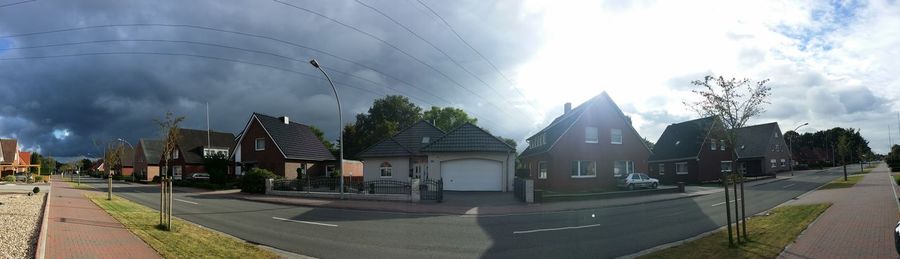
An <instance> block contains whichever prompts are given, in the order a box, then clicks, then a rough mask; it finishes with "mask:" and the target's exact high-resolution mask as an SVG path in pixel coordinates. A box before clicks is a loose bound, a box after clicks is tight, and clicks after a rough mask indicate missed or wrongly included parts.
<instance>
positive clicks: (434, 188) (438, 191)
mask: <svg viewBox="0 0 900 259" xmlns="http://www.w3.org/2000/svg"><path fill="white" fill-rule="evenodd" d="M419 195H421V199H422V200H426V201H437V202H442V201H444V180H424V181H422V183H421V184H419Z"/></svg>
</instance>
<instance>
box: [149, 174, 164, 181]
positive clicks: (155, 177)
mask: <svg viewBox="0 0 900 259" xmlns="http://www.w3.org/2000/svg"><path fill="white" fill-rule="evenodd" d="M159 179H161V177H160V176H159V175H157V176H154V177H153V180H151V181H150V182H152V183H159V181H160V180H159Z"/></svg>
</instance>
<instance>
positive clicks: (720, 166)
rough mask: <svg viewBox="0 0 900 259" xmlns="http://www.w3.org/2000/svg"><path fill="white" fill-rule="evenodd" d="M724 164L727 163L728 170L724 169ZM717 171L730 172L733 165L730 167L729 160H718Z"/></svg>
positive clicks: (732, 169)
mask: <svg viewBox="0 0 900 259" xmlns="http://www.w3.org/2000/svg"><path fill="white" fill-rule="evenodd" d="M726 164H727V165H728V170H725V168H724V166H725V165H726ZM719 171H721V172H723V173H724V172H729V173H730V172H732V171H734V167H732V164H731V161H720V162H719Z"/></svg>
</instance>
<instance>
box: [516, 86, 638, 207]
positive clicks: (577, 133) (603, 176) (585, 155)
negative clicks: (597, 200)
mask: <svg viewBox="0 0 900 259" xmlns="http://www.w3.org/2000/svg"><path fill="white" fill-rule="evenodd" d="M571 107H572V105H571V103H566V104H565V107H564V109H563V114H562V115H560V116H559V117H557V118H556V119H554V120H553V122H551V123H550V125H548V126H547V127H545V128H544V129H542V130H541V131H538V132H537V133H535V134H534V135H532V136H531V137H529V138H528V148H527V149H525V151H523V152H522V154H521V155H520V156H519V157H520V159H521V161H522V164H523V165H524V166H525V167H527V168H528V170H529V175H530V177H531V178H532V179H534V186H535V187H534V188H535V189H543V190H552V191H560V192H575V191H590V190H608V189H613V188H615V185H616V178H617V177H622V176H625V175H627V174H628V173H632V172H647V160H648V159H649V157H650V149H649V148H648V147H647V146H646V145H645V144H644V142H643V140H642V138H641V136H640V134H638V132H637V131H636V130H635V129H634V127H632V126H631V118H629V117H628V116H626V115H625V114H624V113H622V110H621V109H619V107H618V105H616V103H615V102H614V101H613V100H612V98H610V97H609V95H608V94H607V93H606V92H603V93H601V94H600V95H597V96H595V97H593V98H591V99H590V100H588V101H586V102H585V103H583V104H581V105H579V106H578V107H576V108H575V109H572V108H571Z"/></svg>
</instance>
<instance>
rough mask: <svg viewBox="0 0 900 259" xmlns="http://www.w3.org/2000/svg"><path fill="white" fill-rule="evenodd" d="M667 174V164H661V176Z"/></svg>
mask: <svg viewBox="0 0 900 259" xmlns="http://www.w3.org/2000/svg"><path fill="white" fill-rule="evenodd" d="M664 174H666V164H659V175H664Z"/></svg>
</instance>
